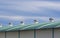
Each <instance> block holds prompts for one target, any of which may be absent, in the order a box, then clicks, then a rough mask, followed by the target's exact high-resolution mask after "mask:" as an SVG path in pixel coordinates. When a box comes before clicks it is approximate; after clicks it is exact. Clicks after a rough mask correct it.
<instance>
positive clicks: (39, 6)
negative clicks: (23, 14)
mask: <svg viewBox="0 0 60 38" xmlns="http://www.w3.org/2000/svg"><path fill="white" fill-rule="evenodd" d="M4 3H6V4H10V5H8V6H4V7H2V8H7V9H12V10H20V11H29V12H36V11H45V8H48V9H52V10H57V11H60V2H51V1H22V2H21V1H7V2H6V1H5V2H4Z"/></svg>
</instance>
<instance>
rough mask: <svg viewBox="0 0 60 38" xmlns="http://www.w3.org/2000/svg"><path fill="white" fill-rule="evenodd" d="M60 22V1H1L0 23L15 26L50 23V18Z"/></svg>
mask: <svg viewBox="0 0 60 38" xmlns="http://www.w3.org/2000/svg"><path fill="white" fill-rule="evenodd" d="M51 17H52V18H54V20H55V21H60V0H0V23H1V24H3V25H7V24H8V23H9V22H12V23H13V24H14V25H18V24H20V21H24V23H25V24H32V23H34V22H33V20H35V19H37V20H38V21H39V22H40V23H43V22H49V18H51Z"/></svg>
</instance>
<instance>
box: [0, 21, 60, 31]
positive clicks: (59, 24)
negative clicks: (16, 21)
mask: <svg viewBox="0 0 60 38" xmlns="http://www.w3.org/2000/svg"><path fill="white" fill-rule="evenodd" d="M59 27H60V22H48V23H37V24H28V25H25V24H24V25H21V24H20V25H16V26H3V27H0V31H18V30H33V29H44V28H59Z"/></svg>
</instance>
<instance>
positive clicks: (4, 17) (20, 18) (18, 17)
mask: <svg viewBox="0 0 60 38" xmlns="http://www.w3.org/2000/svg"><path fill="white" fill-rule="evenodd" d="M0 18H3V19H9V20H13V21H17V20H18V21H19V20H27V19H37V20H43V21H49V20H48V19H49V18H50V17H44V16H42V17H35V16H32V17H31V16H0ZM59 19H60V18H55V21H59Z"/></svg>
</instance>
